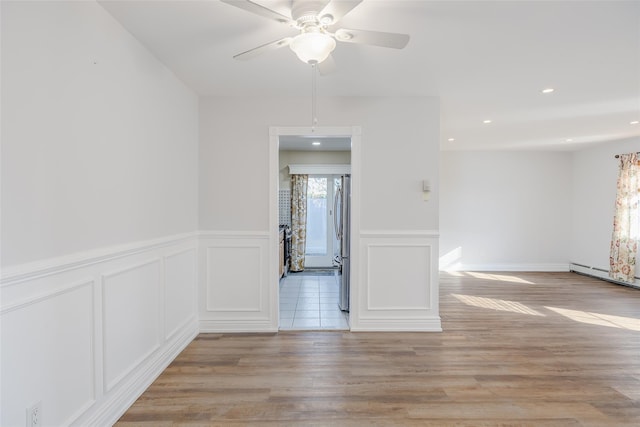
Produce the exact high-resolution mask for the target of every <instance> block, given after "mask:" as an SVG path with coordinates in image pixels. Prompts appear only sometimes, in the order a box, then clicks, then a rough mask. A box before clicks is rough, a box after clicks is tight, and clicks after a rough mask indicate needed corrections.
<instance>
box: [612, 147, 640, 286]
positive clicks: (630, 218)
mask: <svg viewBox="0 0 640 427" xmlns="http://www.w3.org/2000/svg"><path fill="white" fill-rule="evenodd" d="M617 185H618V192H617V195H616V210H615V215H614V219H613V236H612V237H611V252H610V255H609V267H610V268H609V277H611V278H612V279H614V280H619V281H622V282H626V283H633V282H634V275H635V269H636V255H637V252H638V237H639V236H638V231H639V230H638V195H639V193H638V191H639V189H640V181H639V180H638V154H637V153H630V154H622V155H620V166H619V171H618V184H617Z"/></svg>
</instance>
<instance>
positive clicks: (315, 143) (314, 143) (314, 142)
mask: <svg viewBox="0 0 640 427" xmlns="http://www.w3.org/2000/svg"><path fill="white" fill-rule="evenodd" d="M311 145H320V141H313V142H312V143H311Z"/></svg>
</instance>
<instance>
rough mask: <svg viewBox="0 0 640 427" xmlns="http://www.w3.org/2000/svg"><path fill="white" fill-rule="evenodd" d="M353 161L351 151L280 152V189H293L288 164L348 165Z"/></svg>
mask: <svg viewBox="0 0 640 427" xmlns="http://www.w3.org/2000/svg"><path fill="white" fill-rule="evenodd" d="M350 163H351V152H350V151H296V150H286V151H280V153H279V164H280V166H279V168H280V189H281V190H284V189H291V175H289V168H288V166H289V165H291V164H293V165H295V164H298V165H312V164H322V165H336V164H337V165H348V164H350Z"/></svg>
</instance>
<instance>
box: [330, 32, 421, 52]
mask: <svg viewBox="0 0 640 427" xmlns="http://www.w3.org/2000/svg"><path fill="white" fill-rule="evenodd" d="M335 35H336V40H338V41H341V42H347V43H359V44H370V45H373V46H381V47H390V48H393V49H402V48H404V47H405V46H406V45H407V43H409V35H408V34H399V33H384V32H382V31H367V30H348V29H345V28H342V29H340V30H338V31H336V33H335Z"/></svg>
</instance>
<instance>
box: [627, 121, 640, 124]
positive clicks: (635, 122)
mask: <svg viewBox="0 0 640 427" xmlns="http://www.w3.org/2000/svg"><path fill="white" fill-rule="evenodd" d="M638 123H640V121H638V120H634V121H632V122H629V124H630V125H637V124H638Z"/></svg>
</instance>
